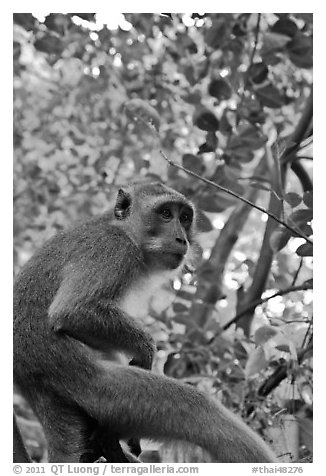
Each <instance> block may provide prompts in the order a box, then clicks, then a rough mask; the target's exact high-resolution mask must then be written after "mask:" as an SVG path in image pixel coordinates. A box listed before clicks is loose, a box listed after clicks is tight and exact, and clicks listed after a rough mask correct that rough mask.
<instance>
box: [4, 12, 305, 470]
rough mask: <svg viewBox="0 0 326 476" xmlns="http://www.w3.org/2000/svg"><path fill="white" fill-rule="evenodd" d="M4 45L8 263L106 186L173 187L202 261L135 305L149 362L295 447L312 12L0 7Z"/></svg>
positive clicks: (25, 417)
mask: <svg viewBox="0 0 326 476" xmlns="http://www.w3.org/2000/svg"><path fill="white" fill-rule="evenodd" d="M13 54H14V59H13V66H14V153H15V158H14V212H15V213H14V265H15V272H17V271H18V270H19V269H20V267H21V266H22V265H23V264H24V263H25V262H26V260H27V259H28V258H29V257H30V256H31V255H32V253H33V252H34V251H35V249H36V248H37V247H38V246H40V245H41V243H42V242H43V241H44V240H45V239H47V238H48V237H50V236H51V235H52V234H53V233H54V232H55V231H56V230H59V229H62V228H63V227H65V226H66V225H67V224H70V223H71V222H72V221H74V220H77V219H78V220H79V219H81V218H86V217H89V216H91V215H94V214H96V213H100V212H103V211H104V210H107V209H108V208H110V207H111V206H112V204H113V201H114V198H115V195H116V193H117V190H118V188H119V187H120V186H123V185H125V184H128V183H130V182H134V181H142V180H149V179H150V180H161V181H164V182H167V183H168V184H169V185H170V186H172V187H174V188H176V189H177V190H179V191H181V192H183V193H184V194H186V195H187V196H188V197H189V198H191V199H192V200H193V201H194V202H195V203H196V204H197V206H198V207H199V209H200V210H201V211H202V213H201V215H200V223H199V227H200V231H201V233H200V236H199V243H200V245H201V250H202V257H201V260H200V262H199V263H198V267H197V269H196V272H195V273H194V274H190V273H185V274H184V275H183V276H182V277H180V279H177V280H175V282H173V283H171V286H169V287H167V288H165V289H164V290H162V292H161V293H159V295H158V296H155V298H154V299H153V302H152V303H151V309H150V314H149V316H148V318H147V320H146V324H147V325H148V327H149V328H150V330H151V332H152V333H153V335H154V337H155V338H156V340H157V343H158V349H159V350H158V354H157V359H156V362H155V371H159V372H165V373H166V374H167V375H171V376H173V377H176V378H178V379H181V380H183V381H185V382H187V383H189V384H191V385H196V386H198V387H199V388H200V389H202V390H203V391H204V392H207V393H209V394H212V395H214V396H215V398H218V399H220V400H221V401H222V402H223V403H224V404H225V405H226V406H228V407H229V408H231V409H232V410H233V411H234V412H236V413H237V414H239V415H241V416H242V418H244V419H245V420H246V421H247V423H248V424H249V425H250V426H252V427H253V428H254V429H255V430H256V431H258V432H259V433H261V434H263V435H264V437H265V438H266V439H267V440H271V441H273V445H274V448H275V449H276V452H277V454H278V455H279V460H280V461H298V460H300V461H311V458H312V359H311V356H312V289H311V288H312V245H311V235H312V228H311V221H312V208H313V204H312V178H311V175H312V14H306V13H304V14H297V13H291V14H290V13H289V14H285V13H282V14H272V13H271V14H265V13H264V14H250V13H240V14H234V13H230V14H217V13H207V14H199V13H193V14H175V13H173V14H170V13H164V14H152V13H146V14H144V13H142V14H136V13H128V14H118V15H117V14H116V15H114V14H112V15H109V18H106V17H105V16H104V15H103V14H93V13H69V14H60V13H51V14H48V15H47V16H43V17H42V16H41V15H37V14H31V13H15V14H14V46H13ZM146 123H148V125H149V127H148V126H147V125H146ZM151 129H152V130H151ZM154 129H155V130H156V131H157V132H155V133H153V130H154ZM158 138H159V140H158ZM160 150H162V152H163V154H162V153H161V152H160ZM165 157H167V158H168V159H169V160H172V161H173V162H174V163H175V164H177V165H179V167H175V166H173V165H172V166H171V165H168V163H167V161H166V160H165ZM180 166H181V168H180ZM182 167H184V168H186V169H188V170H190V171H192V172H195V173H196V174H198V175H199V176H201V177H204V178H207V179H209V180H211V181H212V182H214V183H215V184H217V185H220V186H223V187H225V188H227V189H229V190H231V191H232V192H234V193H235V194H236V195H239V196H242V197H246V198H247V199H249V200H250V201H251V202H253V203H256V204H257V205H259V206H260V207H263V208H265V209H267V210H268V211H269V213H271V214H273V215H274V216H276V217H278V218H279V219H280V220H281V222H283V223H284V224H285V225H288V226H289V227H290V230H289V229H288V228H286V227H285V226H280V225H279V224H278V223H277V222H276V221H275V220H274V219H271V218H270V217H268V216H267V215H266V214H263V213H261V211H259V210H257V209H255V208H253V207H252V206H248V205H246V204H244V203H243V202H241V201H240V200H239V199H238V198H237V197H234V196H231V195H229V194H227V193H225V192H224V191H221V190H219V189H217V188H214V187H212V186H211V185H209V184H207V183H204V182H202V181H201V180H199V179H198V178H197V177H195V176H191V175H189V174H188V173H186V172H185V171H184V170H182ZM291 230H292V231H291ZM272 296H274V297H272ZM14 403H15V410H16V412H17V414H18V417H19V423H20V426H21V428H22V431H23V436H24V439H25V441H26V443H27V446H28V449H29V451H30V453H31V454H32V457H33V458H34V459H35V460H37V461H44V460H45V459H46V445H45V442H44V437H43V435H42V431H41V429H40V426H39V425H38V423H37V421H36V420H35V417H34V416H33V415H32V413H31V411H30V409H29V408H28V407H27V405H26V402H24V400H23V399H22V397H21V396H20V395H19V393H18V392H16V393H15V401H14ZM162 455H163V456H162V458H163V459H164V451H162ZM165 457H166V458H167V460H168V461H172V458H173V457H175V459H176V460H178V455H174V456H173V455H172V454H171V452H170V454H168V456H166V455H165Z"/></svg>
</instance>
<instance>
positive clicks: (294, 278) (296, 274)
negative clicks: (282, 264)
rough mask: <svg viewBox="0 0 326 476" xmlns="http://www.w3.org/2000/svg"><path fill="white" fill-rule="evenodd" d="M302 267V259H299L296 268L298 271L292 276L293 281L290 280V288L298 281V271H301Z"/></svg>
mask: <svg viewBox="0 0 326 476" xmlns="http://www.w3.org/2000/svg"><path fill="white" fill-rule="evenodd" d="M302 265H303V258H302V257H301V259H300V263H299V266H298V269H297V270H296V272H295V274H294V276H293V280H292V283H291V286H295V283H296V282H297V279H298V276H299V273H300V271H301V268H302Z"/></svg>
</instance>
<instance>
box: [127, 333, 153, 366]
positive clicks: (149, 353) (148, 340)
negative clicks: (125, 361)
mask: <svg viewBox="0 0 326 476" xmlns="http://www.w3.org/2000/svg"><path fill="white" fill-rule="evenodd" d="M137 344H138V345H137V349H135V350H136V351H137V352H136V355H135V356H134V358H133V359H132V360H131V362H130V365H134V366H136V367H141V368H142V369H145V370H151V368H152V364H153V358H154V355H155V352H156V345H155V342H154V340H153V338H152V336H151V335H150V334H148V333H147V332H142V337H141V338H140V339H139V340H138V343H137Z"/></svg>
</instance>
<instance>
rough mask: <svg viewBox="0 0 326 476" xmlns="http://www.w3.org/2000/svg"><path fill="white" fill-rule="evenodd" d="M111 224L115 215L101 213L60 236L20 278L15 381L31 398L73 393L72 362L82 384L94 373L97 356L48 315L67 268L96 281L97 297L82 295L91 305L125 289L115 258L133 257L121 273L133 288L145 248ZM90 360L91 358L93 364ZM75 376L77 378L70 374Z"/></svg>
mask: <svg viewBox="0 0 326 476" xmlns="http://www.w3.org/2000/svg"><path fill="white" fill-rule="evenodd" d="M110 221H111V219H110V217H109V215H101V216H99V217H96V218H94V219H92V220H90V221H88V222H85V223H83V224H81V225H78V226H77V227H74V228H71V229H70V230H67V231H64V232H60V233H58V234H57V235H55V236H54V237H53V238H51V239H50V240H49V241H47V242H46V243H45V244H44V246H43V247H42V248H41V249H40V250H39V251H37V252H36V253H35V255H34V256H33V257H32V258H31V259H30V260H29V261H28V262H27V263H26V265H25V266H24V267H23V268H22V270H21V271H20V273H19V274H18V276H17V278H16V280H15V284H14V303H13V307H14V320H13V333H14V379H15V382H16V383H17V384H18V386H19V387H21V388H22V390H23V391H24V393H25V394H26V393H27V394H28V393H29V392H30V393H31V394H33V395H34V394H35V392H34V390H33V389H37V391H42V390H41V389H42V387H44V389H46V388H49V387H51V388H53V389H55V388H56V387H57V386H60V387H61V386H62V385H64V386H65V387H66V388H68V389H69V382H64V374H65V369H67V368H68V369H69V368H70V367H71V363H72V361H73V368H74V375H75V377H76V382H77V381H78V373H79V369H80V370H81V371H82V373H83V375H84V376H85V373H86V372H87V369H89V373H90V376H91V375H92V372H94V369H93V362H92V357H91V353H90V352H87V351H86V352H85V348H82V346H83V344H82V343H80V342H78V341H76V340H75V339H73V338H72V337H69V336H66V335H64V334H60V333H59V334H58V333H55V332H54V331H53V329H52V328H51V325H50V320H49V315H48V311H49V307H50V305H51V303H52V302H53V299H54V297H55V295H56V294H57V292H58V290H59V287H60V284H61V282H62V279H63V277H64V272H65V269H66V267H69V266H77V268H78V269H84V270H85V272H86V273H87V274H88V275H89V276H90V279H93V281H94V283H95V284H94V285H95V286H96V289H97V291H96V294H95V295H92V296H87V294H86V292H85V293H83V294H81V295H80V296H79V297H77V298H80V299H82V300H83V303H84V302H85V305H86V304H87V299H90V298H92V299H94V298H95V299H96V298H102V299H107V300H111V299H114V298H116V297H117V295H118V294H119V293H121V292H122V291H123V289H119V288H117V286H116V284H115V283H114V282H112V278H111V274H113V275H116V272H117V270H113V271H114V272H113V273H110V269H111V271H112V267H114V266H115V264H114V259H113V258H114V256H115V255H116V254H119V255H122V256H128V259H125V260H124V261H123V263H124V266H123V267H121V270H120V269H119V270H118V272H119V273H120V274H121V273H124V275H125V276H120V281H121V282H124V283H125V284H126V285H127V283H128V279H130V277H128V273H129V274H130V270H131V269H134V270H139V269H140V267H141V263H142V256H141V252H140V250H139V249H138V248H137V247H136V245H135V244H134V243H133V242H132V241H131V240H130V239H129V237H128V236H127V234H126V233H125V232H124V231H123V230H122V229H120V228H118V227H117V226H114V225H112V224H111V222H110ZM85 284H88V283H85ZM85 289H86V288H85ZM82 291H83V290H82ZM85 359H88V362H87V363H86V362H85ZM85 364H87V369H86V368H85ZM69 378H70V379H71V378H73V375H72V374H70V377H69ZM76 382H75V384H76ZM77 387H78V385H77ZM75 391H76V387H75Z"/></svg>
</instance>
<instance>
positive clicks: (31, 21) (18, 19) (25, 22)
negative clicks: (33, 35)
mask: <svg viewBox="0 0 326 476" xmlns="http://www.w3.org/2000/svg"><path fill="white" fill-rule="evenodd" d="M13 19H14V23H16V24H17V25H20V26H22V27H23V28H25V30H26V31H31V30H33V28H34V26H35V25H36V23H37V20H36V18H35V17H34V16H33V15H32V14H31V13H14V14H13Z"/></svg>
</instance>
